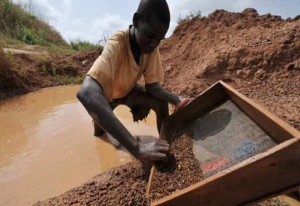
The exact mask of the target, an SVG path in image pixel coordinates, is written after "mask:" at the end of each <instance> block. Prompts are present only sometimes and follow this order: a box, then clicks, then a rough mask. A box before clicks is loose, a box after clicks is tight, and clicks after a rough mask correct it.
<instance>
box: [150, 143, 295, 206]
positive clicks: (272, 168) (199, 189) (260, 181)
mask: <svg viewBox="0 0 300 206" xmlns="http://www.w3.org/2000/svg"><path fill="white" fill-rule="evenodd" d="M299 185H300V139H298V138H293V139H290V140H288V141H285V142H283V143H281V144H279V145H277V146H275V147H273V148H272V149H270V150H268V151H266V152H264V153H260V154H258V155H256V156H254V157H251V158H249V159H247V160H245V161H243V162H241V163H239V164H237V165H235V166H233V167H231V168H229V169H227V170H224V171H222V172H220V173H218V174H216V175H214V176H212V177H209V178H207V179H205V180H203V181H201V182H199V183H197V184H195V185H192V186H190V187H188V188H186V189H184V190H180V191H178V192H176V193H174V194H171V195H169V196H167V197H165V198H162V199H160V200H158V201H156V202H153V203H152V204H151V205H152V206H158V205H159V206H169V205H170V206H171V205H172V206H177V205H178V206H182V205H189V206H193V205H194V206H198V205H205V206H219V205H226V206H234V205H242V204H246V203H248V202H249V201H258V200H261V199H264V198H266V197H272V196H275V195H278V194H281V193H284V192H285V191H287V190H289V189H291V188H295V187H297V186H299Z"/></svg>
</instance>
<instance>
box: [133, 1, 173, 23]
mask: <svg viewBox="0 0 300 206" xmlns="http://www.w3.org/2000/svg"><path fill="white" fill-rule="evenodd" d="M137 13H139V14H141V15H142V16H143V19H144V20H145V21H148V20H149V19H150V17H153V16H155V17H156V18H158V20H159V21H160V22H161V23H164V24H166V25H169V24H170V18H171V17H170V10H169V6H168V3H167V1H166V0H141V1H140V4H139V7H138V9H137Z"/></svg>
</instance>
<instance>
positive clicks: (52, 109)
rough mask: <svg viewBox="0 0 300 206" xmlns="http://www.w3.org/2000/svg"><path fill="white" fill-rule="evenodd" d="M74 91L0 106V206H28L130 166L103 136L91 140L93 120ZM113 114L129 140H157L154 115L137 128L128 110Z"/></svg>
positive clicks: (46, 92)
mask: <svg viewBox="0 0 300 206" xmlns="http://www.w3.org/2000/svg"><path fill="white" fill-rule="evenodd" d="M78 88H79V87H78V86H64V87H55V88H50V89H44V90H40V91H38V92H34V93H30V94H27V95H24V96H21V97H17V98H14V99H11V100H8V101H4V102H0V194H1V196H0V205H31V204H33V203H35V202H36V201H39V200H44V199H46V198H48V197H53V196H56V195H59V194H61V193H63V192H65V191H67V190H69V189H71V188H73V187H76V186H79V185H80V184H82V183H84V182H85V181H87V180H88V179H90V178H92V177H93V176H95V175H97V174H99V173H101V172H103V171H105V170H107V169H109V168H112V167H114V166H117V165H121V164H124V163H126V162H129V161H130V160H131V157H130V155H129V154H128V153H126V152H125V151H123V150H116V149H115V148H114V147H113V146H111V144H109V143H108V142H107V141H106V137H105V136H104V137H103V138H101V139H100V138H96V137H94V136H93V130H92V121H91V118H90V117H89V116H88V114H87V113H86V111H85V110H84V108H83V107H82V106H81V104H80V103H79V102H78V101H77V100H76V98H75V93H76V91H77V90H78ZM115 114H116V115H117V116H118V118H119V119H120V120H121V121H122V122H123V123H124V124H125V125H126V127H127V128H128V129H129V131H130V132H131V133H133V134H139V135H143V134H146V135H153V136H157V135H158V134H157V132H156V126H155V124H156V123H155V115H154V114H153V113H150V116H149V118H148V119H147V121H146V122H142V123H139V124H136V123H133V122H132V117H131V115H130V112H129V109H127V108H126V107H118V108H117V109H116V111H115Z"/></svg>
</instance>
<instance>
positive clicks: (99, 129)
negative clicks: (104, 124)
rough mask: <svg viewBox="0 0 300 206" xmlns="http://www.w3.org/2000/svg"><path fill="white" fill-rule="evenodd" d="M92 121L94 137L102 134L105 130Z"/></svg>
mask: <svg viewBox="0 0 300 206" xmlns="http://www.w3.org/2000/svg"><path fill="white" fill-rule="evenodd" d="M93 123H94V136H96V137H100V136H102V135H103V134H104V133H105V131H104V130H103V129H102V128H101V127H99V126H98V125H97V124H96V122H95V121H94V120H93Z"/></svg>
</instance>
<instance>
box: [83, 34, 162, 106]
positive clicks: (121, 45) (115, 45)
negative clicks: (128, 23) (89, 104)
mask: <svg viewBox="0 0 300 206" xmlns="http://www.w3.org/2000/svg"><path fill="white" fill-rule="evenodd" d="M87 75H89V76H91V77H92V78H93V79H95V80H97V81H98V82H99V83H100V84H101V86H102V87H103V90H104V95H105V97H106V98H107V100H108V101H109V102H111V101H113V99H117V98H122V97H125V96H126V95H127V94H128V93H129V92H130V91H131V90H132V89H133V87H134V86H135V84H136V83H137V81H138V80H139V79H140V78H141V76H142V75H143V77H144V80H145V83H146V84H151V83H155V82H160V81H162V78H163V71H162V65H161V59H160V54H159V50H158V48H156V49H155V50H154V51H153V52H151V53H149V54H141V57H140V62H139V64H137V63H136V61H135V59H134V56H133V54H132V51H131V48H130V40H129V29H127V30H126V31H120V32H117V33H116V34H114V35H113V36H112V37H111V38H110V39H109V40H108V41H107V43H106V44H105V46H104V49H103V52H102V54H101V55H100V56H99V57H98V58H97V60H96V61H95V62H94V64H93V66H92V67H91V69H90V70H89V71H88V73H87Z"/></svg>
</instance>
